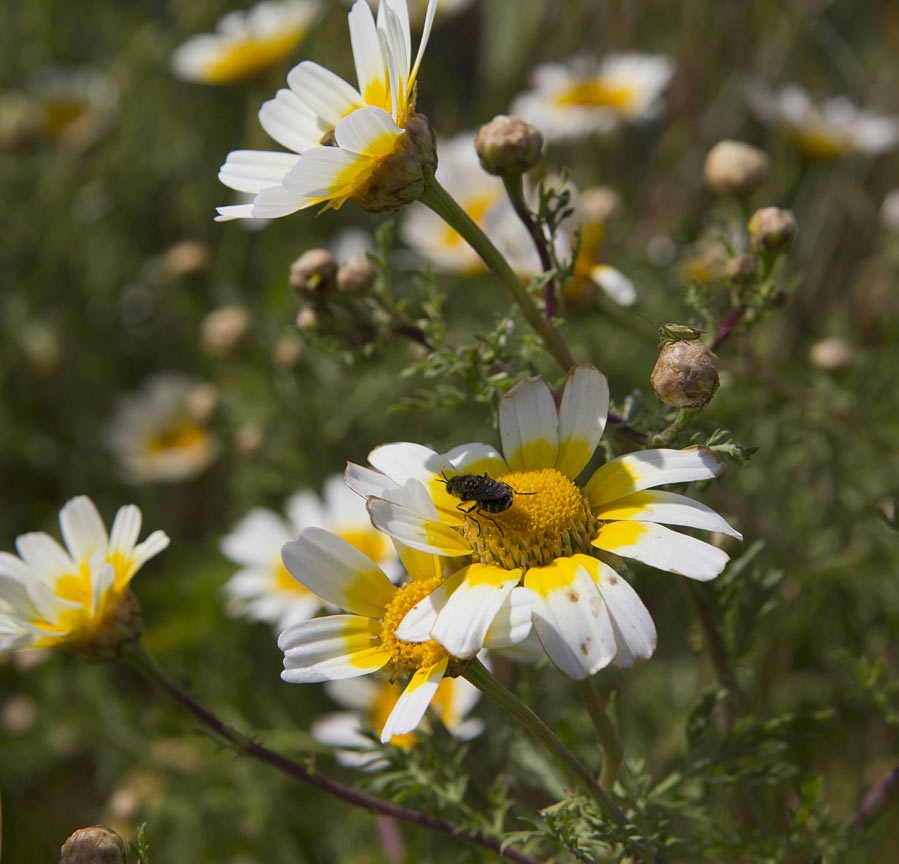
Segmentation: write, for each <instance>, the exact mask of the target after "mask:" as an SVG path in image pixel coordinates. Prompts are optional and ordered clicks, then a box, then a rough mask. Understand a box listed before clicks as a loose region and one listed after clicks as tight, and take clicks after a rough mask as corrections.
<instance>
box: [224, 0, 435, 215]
mask: <svg viewBox="0 0 899 864" xmlns="http://www.w3.org/2000/svg"><path fill="white" fill-rule="evenodd" d="M436 9H437V0H429V3H428V10H427V15H426V17H425V23H424V29H423V31H422V36H421V41H420V42H419V46H418V54H417V56H416V58H415V62H414V63H413V62H412V59H411V58H412V36H411V32H410V29H409V12H408V8H407V6H406V2H405V0H381V3H380V5H379V7H378V16H377V22H376V21H375V18H374V16H373V15H372V11H371V7H370V6H369V5H368V3H367V2H366V0H356V2H355V3H354V4H353V7H352V9H351V10H350V13H349V28H350V40H351V43H352V48H353V59H354V63H355V67H356V77H357V80H358V85H359V86H358V89H357V88H356V87H353V86H352V85H351V84H348V83H347V82H346V81H344V80H343V79H342V78H341V77H340V76H338V75H335V74H334V73H333V72H330V71H329V70H327V69H325V68H324V67H322V66H320V65H319V64H317V63H313V62H311V61H303V62H302V63H300V64H299V65H297V66H295V67H294V68H293V69H292V70H291V71H290V73H289V74H288V76H287V84H288V87H287V88H285V89H281V90H279V91H278V93H277V94H276V96H275V98H274V99H270V100H269V101H268V102H266V103H265V104H264V105H263V106H262V108H261V109H260V111H259V121H260V123H261V125H262V128H263V129H265V131H266V132H268V134H269V135H271V137H272V138H274V139H275V141H277V142H278V143H279V144H281V145H282V146H284V147H286V148H288V150H291V151H293V152H290V153H276V152H268V151H262V150H236V151H234V152H233V153H230V154H229V155H228V158H227V160H226V162H225V164H224V165H223V166H222V167H221V170H220V171H219V179H220V180H221V181H222V183H224V184H225V185H226V186H229V187H230V188H232V189H236V190H237V191H238V192H245V193H249V194H252V195H254V196H255V198H254V200H253V202H252V203H251V204H237V205H230V206H226V207H219V208H218V214H219V215H218V217H217V220H218V221H227V220H230V219H244V218H250V217H253V218H264V219H274V218H277V217H279V216H286V215H288V214H290V213H294V212H295V211H297V210H300V209H303V208H304V207H310V206H312V205H313V204H316V203H320V202H322V201H330V202H333V203H332V204H331V206H335V207H339V206H340V205H341V204H342V203H343V201H345V200H346V198H347V197H351V195H352V194H353V192H354V191H355V192H361V191H362V187H363V185H364V184H363V183H361V182H360V177H359V175H360V173H364V171H365V168H366V167H371V165H372V160H375V161H377V160H379V159H384V158H386V157H387V156H389V155H390V154H392V153H394V152H395V151H396V150H402V149H403V145H404V144H405V145H408V144H409V143H410V142H409V140H407V139H416V141H417V139H418V138H419V137H422V136H423V137H424V139H426V140H425V141H424V145H423V146H425V149H427V143H428V141H429V140H430V128H429V127H428V128H427V134H424V133H423V132H421V131H420V130H421V127H422V125H424V126H426V125H427V123H426V121H424V120H423V118H419V117H418V115H416V114H415V110H414V108H415V96H414V94H415V90H414V87H415V79H416V77H417V75H418V68H419V65H420V64H421V59H422V57H423V55H424V50H425V47H426V45H427V42H428V37H429V35H430V32H431V25H432V24H433V19H434V13H435V12H436ZM361 108H377V109H379V111H381V112H383V113H384V114H386V115H388V117H389V119H390V121H391V123H392V126H390V128H389V129H388V128H387V125H386V121H384V120H383V118H378V119H375V120H372V115H371V114H368V115H365V116H364V117H363V118H360V119H359V120H358V121H357V123H356V124H355V125H354V126H351V127H350V128H347V127H346V126H345V127H343V134H344V136H345V137H344V144H341V143H340V141H339V140H338V139H337V134H336V128H337V126H338V125H339V124H340V122H341V121H342V120H344V119H345V118H347V117H349V116H350V115H351V114H352V113H353V112H354V111H358V110H359V109H361ZM416 118H418V119H416ZM370 123H375V124H380V125H382V126H384V128H383V129H380V131H379V132H378V133H375V134H367V133H366V132H365V131H364V130H363V132H362V137H361V138H360V137H359V134H358V133H359V131H360V128H362V127H365V128H367V124H370ZM397 129H398V130H399V134H396V132H395V130H397ZM370 131H371V130H369V132H370ZM406 131H410V133H411V134H410V135H408V136H407V135H404V134H403V133H404V132H406ZM354 132H355V133H356V134H354ZM391 132H393V134H392V135H391V134H390V133H391ZM381 133H384V134H381ZM378 138H380V144H378V143H377V142H376V140H375V139H378ZM388 144H389V145H390V149H389V151H388V150H385V149H384V148H385V147H386V146H387V145H388ZM344 145H346V146H347V147H348V148H349V149H348V153H347V154H344V155H349V156H350V158H349V159H346V160H345V159H344V158H343V156H335V153H339V152H340V149H341V148H342V147H343V146H344ZM417 146H418V145H417V144H416V145H415V146H411V147H408V149H411V150H413V151H414V150H416V149H417ZM353 148H356V149H353ZM360 148H361V149H360ZM431 149H433V145H432V144H431ZM322 151H331V152H322ZM313 153H314V154H316V155H315V156H314V157H312V158H310V159H309V160H308V161H307V165H306V167H305V168H303V169H302V170H301V171H300V172H299V174H298V175H297V174H294V175H293V177H292V181H291V186H290V187H289V188H288V187H287V186H286V185H285V184H284V181H285V178H286V177H287V175H288V174H289V173H290V172H291V171H292V169H294V168H295V167H298V166H299V163H300V161H301V156H302V157H304V158H305V157H306V155H307V154H309V155H311V154H313ZM432 155H433V154H432ZM359 157H365V158H364V159H360V158H359ZM366 160H367V161H366ZM400 161H404V160H402V159H401V160H400ZM413 161H414V159H413ZM350 164H354V165H356V167H357V168H358V169H359V170H357V171H354V170H352V169H351V168H350ZM323 166H326V171H327V176H328V178H329V181H328V182H326V183H325V184H323V185H322V184H313V183H312V180H311V178H312V177H313V176H314V173H315V171H317V170H318V169H320V168H321V167H323ZM347 172H349V173H347ZM310 192H311V193H312V194H310ZM344 192H346V193H347V194H344ZM364 200H365V196H364V195H363V196H362V200H361V201H360V203H361V206H366V204H365V203H362V202H363V201H364ZM397 206H398V205H397Z"/></svg>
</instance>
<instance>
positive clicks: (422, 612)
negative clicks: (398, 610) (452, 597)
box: [394, 579, 458, 642]
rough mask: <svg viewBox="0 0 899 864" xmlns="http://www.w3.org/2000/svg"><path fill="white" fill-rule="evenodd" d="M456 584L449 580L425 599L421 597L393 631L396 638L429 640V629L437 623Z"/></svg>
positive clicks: (417, 640) (416, 640) (410, 640)
mask: <svg viewBox="0 0 899 864" xmlns="http://www.w3.org/2000/svg"><path fill="white" fill-rule="evenodd" d="M456 587H458V583H457V582H454V583H451V581H450V580H449V579H447V580H446V582H443V583H442V584H441V585H438V586H437V587H436V588H435V589H434V590H433V591H432V592H431V593H430V594H428V595H427V596H426V597H422V598H421V600H419V601H418V603H416V604H415V605H414V606H413V607H412V608H411V609H410V610H409V611H408V612H407V613H406V615H405V617H404V618H403V620H402V621H400V624H399V626H398V627H397V628H396V630H395V631H394V632H395V633H396V635H397V637H398V638H400V639H404V640H405V641H406V642H427V641H428V640H429V639H430V638H431V628H432V627H433V626H434V624H436V623H437V616H438V615H439V614H440V611H441V610H442V609H443V607H444V606H446V601H447V599H448V598H449V594H450V591H451V590H454V589H455V588H456Z"/></svg>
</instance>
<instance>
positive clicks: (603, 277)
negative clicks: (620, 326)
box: [590, 264, 637, 306]
mask: <svg viewBox="0 0 899 864" xmlns="http://www.w3.org/2000/svg"><path fill="white" fill-rule="evenodd" d="M590 281H591V282H595V283H596V284H597V285H599V287H600V288H601V289H602V290H603V291H604V292H605V294H606V296H608V297H610V298H611V299H612V300H614V301H615V302H616V303H617V304H618V305H619V306H633V305H634V303H636V302H637V289H636V287H635V286H634V283H633V282H632V281H631V280H630V279H629V278H628V277H627V276H625V275H624V273H622V272H621V271H620V270H616V269H615V268H614V267H609V266H608V265H607V264H598V265H597V266H596V267H594V268H593V269H592V270H591V271H590Z"/></svg>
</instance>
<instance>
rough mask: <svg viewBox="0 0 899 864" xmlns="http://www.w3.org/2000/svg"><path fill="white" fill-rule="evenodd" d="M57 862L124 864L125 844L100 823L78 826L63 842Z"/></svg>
mask: <svg viewBox="0 0 899 864" xmlns="http://www.w3.org/2000/svg"><path fill="white" fill-rule="evenodd" d="M59 864H125V844H124V842H123V841H122V838H121V837H119V835H118V834H116V833H115V831H113V830H111V829H109V828H104V827H103V826H102V825H93V826H92V827H90V828H79V829H78V830H77V831H76V832H75V833H74V834H72V836H71V837H69V839H68V840H66V842H65V843H63V846H62V850H61V852H60V856H59Z"/></svg>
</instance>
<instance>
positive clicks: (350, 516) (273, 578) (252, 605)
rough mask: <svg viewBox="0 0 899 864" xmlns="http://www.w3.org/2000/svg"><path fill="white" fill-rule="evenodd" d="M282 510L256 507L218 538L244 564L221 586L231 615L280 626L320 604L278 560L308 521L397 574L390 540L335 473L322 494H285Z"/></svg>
mask: <svg viewBox="0 0 899 864" xmlns="http://www.w3.org/2000/svg"><path fill="white" fill-rule="evenodd" d="M285 511H286V514H287V518H286V519H284V518H282V517H281V516H279V515H278V514H276V513H273V512H272V511H271V510H266V509H265V508H263V507H257V508H255V509H253V510H251V511H250V512H249V513H247V515H246V516H244V518H243V519H241V520H240V522H238V523H237V525H235V526H234V529H233V530H232V531H231V532H230V533H229V534H228V535H227V536H225V537H224V538H223V539H222V542H221V550H222V554H223V555H224V556H225V557H226V558H229V559H230V560H231V561H233V562H234V563H235V564H239V565H241V568H242V569H241V570H239V571H238V572H237V573H235V574H234V576H232V577H231V579H229V580H228V582H227V583H226V584H225V587H224V591H225V596H226V597H227V600H228V611H229V612H230V613H231V614H232V615H246V616H247V617H248V618H252V619H255V620H257V621H267V622H270V623H272V624H274V625H275V628H276V629H277V630H278V632H280V631H281V630H284V629H286V628H287V627H290V626H292V625H294V624H298V623H299V622H300V621H306V620H308V619H309V618H311V617H312V616H313V615H314V614H315V613H316V612H318V611H319V609H321V607H322V601H321V600H320V599H319V598H318V597H317V596H316V595H315V594H312V593H311V592H309V591H307V590H306V589H305V588H304V587H303V586H302V585H301V584H300V583H299V582H297V581H296V579H294V578H293V577H292V576H291V575H290V573H288V572H287V570H286V569H285V568H284V564H283V563H282V561H281V547H282V546H283V545H284V544H285V543H289V542H290V541H291V540H293V539H295V538H296V536H297V535H298V534H299V533H300V531H302V530H303V529H304V528H309V527H312V526H315V527H318V528H327V529H328V530H330V531H333V532H334V533H335V534H336V535H337V536H338V537H341V538H343V539H344V540H346V541H347V542H348V543H350V544H351V545H352V546H354V547H355V548H356V549H359V550H360V551H361V552H364V553H365V554H366V555H368V557H369V558H371V559H372V560H373V561H374V562H375V563H376V564H377V565H378V566H379V567H381V568H382V569H383V570H384V571H385V572H386V573H387V574H388V577H389V578H391V580H395V579H396V578H398V577H399V575H400V572H401V567H400V564H399V559H398V557H397V555H396V552H395V551H394V548H393V543H392V542H391V541H390V538H388V537H387V536H386V535H385V534H382V533H381V532H380V531H376V530H375V529H374V528H373V527H372V525H371V522H370V521H369V518H368V513H367V511H366V509H365V503H364V502H363V501H362V500H361V499H360V498H359V496H358V495H356V494H355V493H354V492H352V491H351V490H350V489H348V488H347V486H346V484H345V483H344V481H343V477H342V476H340V475H339V474H338V475H333V476H331V477H329V478H328V479H327V480H325V482H324V486H323V489H322V497H321V498H319V497H318V495H316V494H315V493H314V492H309V491H303V492H298V493H296V494H295V495H293V496H292V497H291V498H289V499H288V501H287V504H286V506H285Z"/></svg>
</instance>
